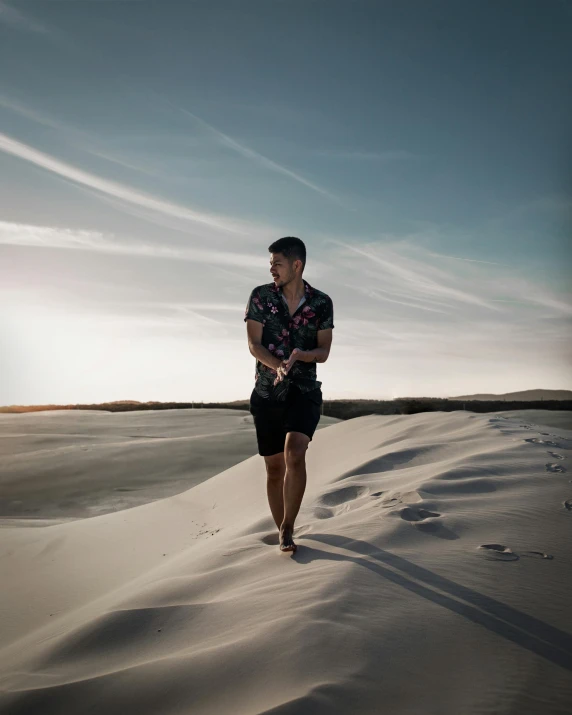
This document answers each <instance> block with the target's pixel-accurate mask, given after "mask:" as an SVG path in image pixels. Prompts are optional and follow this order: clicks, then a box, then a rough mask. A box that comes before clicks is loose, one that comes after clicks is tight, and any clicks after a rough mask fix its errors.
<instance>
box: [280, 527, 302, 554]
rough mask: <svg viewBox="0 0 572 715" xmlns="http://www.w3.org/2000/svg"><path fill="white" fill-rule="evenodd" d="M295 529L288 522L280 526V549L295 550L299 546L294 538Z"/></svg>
mask: <svg viewBox="0 0 572 715" xmlns="http://www.w3.org/2000/svg"><path fill="white" fill-rule="evenodd" d="M293 533H294V529H293V528H292V527H291V526H289V525H288V524H286V525H283V526H281V527H280V551H292V552H295V551H296V549H297V548H298V547H297V545H296V544H295V543H294V539H293V538H292V536H293Z"/></svg>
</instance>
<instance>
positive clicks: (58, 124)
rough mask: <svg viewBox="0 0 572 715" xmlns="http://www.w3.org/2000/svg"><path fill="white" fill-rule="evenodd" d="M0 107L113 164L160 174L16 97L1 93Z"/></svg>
mask: <svg viewBox="0 0 572 715" xmlns="http://www.w3.org/2000/svg"><path fill="white" fill-rule="evenodd" d="M0 107H3V108H4V109H8V110H10V111H11V112H14V113H15V114H19V115H20V116H22V117H26V119H31V120H32V121H34V122H36V123H37V124H41V125H42V126H44V127H50V128H51V129H54V130H56V131H57V132H60V133H61V134H62V135H63V136H64V137H65V139H66V141H67V142H68V143H70V144H73V145H75V146H76V147H79V148H80V149H81V150H82V151H85V152H87V153H88V154H92V155H93V156H97V157H100V158H102V159H105V160H106V161H110V162H112V163H113V164H118V165H119V166H124V167H126V168H128V169H133V170H134V171H137V172H141V173H143V174H147V175H148V176H159V175H160V174H159V173H158V172H157V171H156V170H155V168H152V167H149V166H142V165H141V164H140V163H139V162H134V161H132V160H130V159H124V158H123V157H121V156H118V155H117V154H113V153H110V152H109V151H106V150H105V149H103V148H101V147H99V146H98V142H97V140H96V139H95V138H94V137H93V135H92V134H89V133H88V132H85V131H83V130H81V129H78V128H77V127H74V126H72V125H70V124H68V123H66V122H62V121H61V119H56V118H55V117H52V116H50V115H48V114H47V113H46V112H38V111H37V110H36V109H33V108H32V107H29V106H26V105H24V104H22V103H21V102H19V101H17V100H15V99H11V98H9V97H7V96H6V95H0Z"/></svg>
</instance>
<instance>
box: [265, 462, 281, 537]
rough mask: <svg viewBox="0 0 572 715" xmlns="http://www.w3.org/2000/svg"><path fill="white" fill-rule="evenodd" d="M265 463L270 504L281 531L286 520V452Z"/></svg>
mask: <svg viewBox="0 0 572 715" xmlns="http://www.w3.org/2000/svg"><path fill="white" fill-rule="evenodd" d="M264 461H265V462H266V493H267V494H268V503H269V505H270V511H271V512H272V517H273V519H274V521H275V522H276V526H277V527H278V529H280V524H282V521H283V520H284V474H285V472H286V462H285V461H284V452H279V453H278V454H273V455H272V456H271V457H264Z"/></svg>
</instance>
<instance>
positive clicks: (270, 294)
mask: <svg viewBox="0 0 572 715" xmlns="http://www.w3.org/2000/svg"><path fill="white" fill-rule="evenodd" d="M302 280H303V282H304V296H303V298H302V300H301V301H300V304H299V305H298V307H297V308H296V310H295V311H294V315H290V311H289V308H288V304H287V302H286V299H285V297H284V295H283V294H282V289H281V288H280V287H279V286H277V285H276V284H275V283H274V281H273V282H272V283H266V284H264V285H260V286H257V287H256V288H255V289H254V290H253V291H252V293H251V294H250V297H249V299H248V303H247V305H246V310H245V313H244V320H245V321H246V320H257V321H258V322H259V323H262V325H263V329H262V341H261V342H262V345H263V346H264V347H265V348H267V350H269V352H271V353H272V355H275V356H276V357H277V358H279V359H280V360H287V359H288V358H289V357H290V354H291V353H292V351H293V350H294V348H299V349H300V350H313V349H314V348H317V347H318V330H326V329H327V328H333V327H334V306H333V303H332V299H331V298H330V296H328V295H326V293H323V292H322V291H320V290H318V289H317V288H313V287H312V286H311V285H310V284H309V283H308V281H306V280H304V279H302ZM276 375H277V371H276V370H274V369H272V368H270V367H268V366H266V365H265V364H264V363H262V362H260V361H259V360H257V361H256V367H255V371H254V379H255V385H254V389H255V390H256V392H257V393H258V394H259V395H260V396H261V397H265V398H270V399H273V400H277V401H282V400H285V399H286V396H287V394H288V390H289V388H290V385H292V384H294V385H296V386H297V387H298V388H299V389H300V391H301V392H309V391H310V390H315V389H316V388H318V387H320V386H321V384H322V383H321V382H319V381H318V380H317V379H316V363H315V362H302V361H301V360H296V362H295V363H294V364H293V365H292V367H291V368H290V370H289V372H288V374H287V375H286V376H285V377H284V378H283V380H281V381H280V382H278V383H277V384H276V385H274V380H275V379H276Z"/></svg>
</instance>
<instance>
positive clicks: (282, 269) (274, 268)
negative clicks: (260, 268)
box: [270, 253, 296, 286]
mask: <svg viewBox="0 0 572 715" xmlns="http://www.w3.org/2000/svg"><path fill="white" fill-rule="evenodd" d="M294 263H295V261H294ZM270 274H271V275H272V278H273V279H274V284H275V285H278V286H283V285H286V283H288V282H289V281H291V280H292V279H293V278H294V277H295V275H296V271H295V270H294V265H293V264H291V263H290V261H289V260H288V259H287V258H285V257H284V256H283V255H282V254H281V253H271V254H270Z"/></svg>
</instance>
